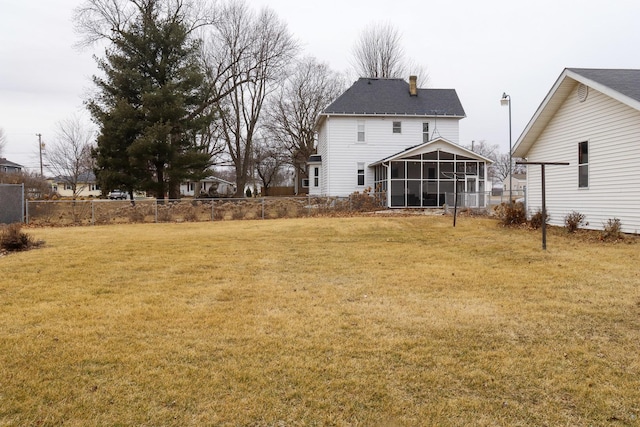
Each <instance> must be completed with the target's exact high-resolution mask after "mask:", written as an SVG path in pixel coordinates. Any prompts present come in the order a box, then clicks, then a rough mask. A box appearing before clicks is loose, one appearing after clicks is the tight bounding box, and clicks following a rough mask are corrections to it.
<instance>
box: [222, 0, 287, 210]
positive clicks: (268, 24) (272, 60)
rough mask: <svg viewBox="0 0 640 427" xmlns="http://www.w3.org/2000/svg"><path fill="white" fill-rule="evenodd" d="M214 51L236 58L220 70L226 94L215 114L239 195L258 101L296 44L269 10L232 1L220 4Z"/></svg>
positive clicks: (250, 156) (283, 68)
mask: <svg viewBox="0 0 640 427" xmlns="http://www.w3.org/2000/svg"><path fill="white" fill-rule="evenodd" d="M217 49H218V50H217V51H216V54H215V56H214V57H218V58H237V60H234V61H233V63H232V64H230V65H229V67H227V71H226V73H225V74H224V75H225V76H227V77H228V78H226V79H225V84H224V85H223V86H222V88H221V90H222V91H228V92H229V93H230V94H229V96H228V97H225V98H224V99H223V100H221V101H220V103H219V104H218V106H219V110H218V113H219V115H220V123H221V126H220V129H221V134H222V137H223V138H224V140H225V141H226V145H227V154H228V155H229V157H230V158H231V162H232V163H233V165H234V167H235V169H236V188H237V191H236V195H237V196H240V197H241V196H242V195H243V194H244V187H245V186H246V184H247V181H248V179H249V177H250V176H252V174H253V171H252V169H251V166H252V161H253V140H254V137H255V135H256V134H257V132H258V129H259V122H260V118H261V114H262V111H263V104H264V102H265V99H266V97H267V95H268V94H269V93H270V92H271V91H273V90H274V89H275V88H277V84H278V83H279V82H280V81H281V80H282V78H283V76H284V74H285V71H286V68H287V66H288V65H289V63H290V62H291V61H292V60H293V58H294V56H295V54H296V53H297V45H296V42H295V41H294V40H293V37H292V36H291V34H290V33H289V30H288V29H287V26H286V24H285V23H283V22H282V21H280V20H279V19H278V17H277V16H276V15H275V13H274V12H273V11H271V10H270V9H263V10H262V11H260V12H259V13H258V14H255V13H253V11H251V10H250V9H249V8H248V6H247V4H246V3H245V2H244V1H235V2H229V3H226V4H225V5H224V6H223V9H222V15H221V18H220V24H219V40H218V45H217Z"/></svg>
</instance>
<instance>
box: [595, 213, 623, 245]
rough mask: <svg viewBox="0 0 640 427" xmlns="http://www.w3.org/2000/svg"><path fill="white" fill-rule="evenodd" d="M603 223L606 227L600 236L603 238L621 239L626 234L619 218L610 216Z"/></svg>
mask: <svg viewBox="0 0 640 427" xmlns="http://www.w3.org/2000/svg"><path fill="white" fill-rule="evenodd" d="M603 225H604V229H603V230H602V234H601V236H600V237H601V238H602V240H620V239H623V238H624V234H622V223H621V222H620V219H619V218H613V219H612V218H609V219H608V220H607V222H606V223H605V224H603Z"/></svg>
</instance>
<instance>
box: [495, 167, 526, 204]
mask: <svg viewBox="0 0 640 427" xmlns="http://www.w3.org/2000/svg"><path fill="white" fill-rule="evenodd" d="M501 184H502V191H503V194H505V195H508V194H509V185H511V194H512V196H513V198H514V199H518V198H520V197H522V196H524V191H525V189H526V188H527V174H526V173H514V174H513V176H511V177H510V176H509V175H507V177H506V178H505V179H504V180H503V181H502V183H501Z"/></svg>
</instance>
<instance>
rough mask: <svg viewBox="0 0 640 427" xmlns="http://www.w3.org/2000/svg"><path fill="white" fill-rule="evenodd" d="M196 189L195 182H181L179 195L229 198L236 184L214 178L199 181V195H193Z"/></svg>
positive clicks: (234, 190)
mask: <svg viewBox="0 0 640 427" xmlns="http://www.w3.org/2000/svg"><path fill="white" fill-rule="evenodd" d="M196 187H197V186H196V183H195V182H183V183H182V184H180V194H181V195H183V196H190V197H201V196H202V195H205V194H206V195H208V196H209V197H230V196H232V195H233V194H234V193H235V192H236V184H234V183H233V182H229V181H225V180H224V179H222V178H218V177H215V176H209V177H207V178H204V179H202V180H200V194H195V191H196Z"/></svg>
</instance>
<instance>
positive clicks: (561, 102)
mask: <svg viewBox="0 0 640 427" xmlns="http://www.w3.org/2000/svg"><path fill="white" fill-rule="evenodd" d="M513 155H514V156H516V157H522V158H526V160H527V161H529V162H567V163H569V165H568V166H548V167H545V176H546V208H547V212H548V213H549V215H550V219H549V222H550V223H551V224H553V225H564V218H565V217H566V215H567V214H569V213H571V212H572V211H576V212H579V213H581V214H583V215H585V221H586V222H588V225H586V227H585V228H591V229H602V228H603V227H604V224H605V223H606V222H607V221H608V220H609V219H614V218H618V219H619V220H620V222H621V224H622V230H623V231H625V232H630V233H637V232H638V231H640V185H639V184H640V168H639V167H638V163H639V161H640V70H620V69H584V68H567V69H565V70H564V71H563V72H562V73H561V74H560V77H559V78H558V79H557V80H556V82H555V83H554V85H553V87H552V88H551V90H550V91H549V93H548V94H547V96H546V97H545V98H544V100H543V101H542V104H541V105H540V107H539V108H538V110H537V111H536V112H535V114H534V115H533V117H532V119H531V120H530V122H529V124H528V125H527V126H526V128H525V129H524V131H523V133H522V135H521V136H520V138H519V139H518V141H517V142H516V144H515V146H514V152H513ZM526 200H527V209H528V211H529V212H530V213H531V212H535V211H537V210H538V209H540V208H541V206H542V189H541V167H540V166H534V165H531V166H528V171H527V198H526Z"/></svg>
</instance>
